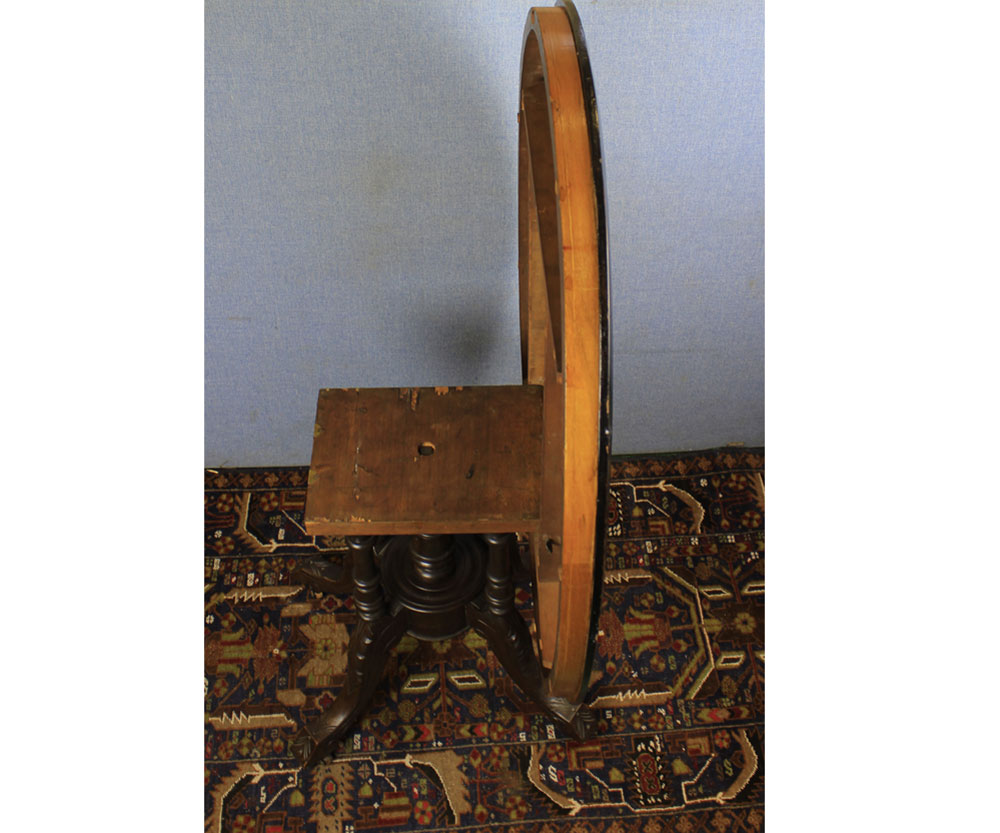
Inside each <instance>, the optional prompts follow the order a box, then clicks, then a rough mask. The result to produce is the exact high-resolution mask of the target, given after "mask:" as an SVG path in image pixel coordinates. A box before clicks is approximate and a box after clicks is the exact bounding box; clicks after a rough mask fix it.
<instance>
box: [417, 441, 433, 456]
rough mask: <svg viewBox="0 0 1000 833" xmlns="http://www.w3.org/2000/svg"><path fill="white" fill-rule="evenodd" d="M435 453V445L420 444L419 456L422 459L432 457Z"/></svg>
mask: <svg viewBox="0 0 1000 833" xmlns="http://www.w3.org/2000/svg"><path fill="white" fill-rule="evenodd" d="M433 453H434V443H420V445H418V446H417V454H419V455H420V456H421V457H430V456H431V455H432V454H433Z"/></svg>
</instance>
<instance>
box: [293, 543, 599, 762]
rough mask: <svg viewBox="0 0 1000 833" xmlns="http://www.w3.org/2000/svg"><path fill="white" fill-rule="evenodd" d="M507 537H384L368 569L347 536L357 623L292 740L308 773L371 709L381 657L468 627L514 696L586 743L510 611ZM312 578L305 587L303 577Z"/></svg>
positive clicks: (581, 718) (584, 728) (587, 725)
mask: <svg viewBox="0 0 1000 833" xmlns="http://www.w3.org/2000/svg"><path fill="white" fill-rule="evenodd" d="M515 541H516V539H515V536H513V535H511V534H510V533H501V534H496V535H483V536H478V535H431V534H421V535H413V536H392V537H391V538H389V539H388V540H383V541H382V544H383V549H382V551H381V553H380V555H379V557H378V563H377V564H376V553H375V542H376V539H375V538H373V537H370V536H369V537H362V536H355V537H350V538H348V546H349V547H350V548H351V551H352V555H353V559H352V563H353V574H354V582H353V583H354V600H355V605H356V607H357V610H358V616H359V622H358V625H357V627H356V629H355V631H354V633H353V635H352V636H351V641H350V645H349V647H348V666H347V677H346V680H345V682H344V685H343V687H342V688H341V690H340V693H339V695H338V696H337V699H336V700H335V701H334V703H333V705H332V706H330V708H328V709H327V710H326V711H325V712H324V713H323V714H322V715H320V716H319V717H318V718H317V719H316V720H314V721H312V722H311V723H309V724H307V725H306V726H305V727H303V729H302V730H301V731H300V732H299V733H298V735H297V736H296V737H295V739H294V740H293V742H292V751H293V753H294V754H295V755H296V757H298V758H299V760H300V761H301V762H302V763H303V765H306V766H311V765H312V764H314V763H316V762H317V761H319V760H321V759H322V758H324V757H325V756H326V755H328V754H329V753H330V752H331V751H332V750H333V747H334V746H335V745H336V743H337V741H339V740H340V739H341V738H342V737H343V736H344V735H345V734H347V732H348V731H350V729H351V728H352V727H353V724H354V722H355V721H356V720H357V719H358V718H359V717H360V716H361V714H362V713H363V712H364V711H365V709H366V707H367V706H368V704H369V703H370V702H371V699H372V696H373V695H374V693H375V689H376V687H377V686H378V683H379V680H380V679H381V677H382V673H383V671H384V669H385V663H386V660H387V659H388V656H389V651H390V650H391V649H392V648H393V646H395V644H396V643H397V642H398V641H399V640H400V639H401V638H402V637H403V635H404V634H410V635H411V636H414V637H416V638H417V639H421V640H438V639H447V638H449V637H453V636H457V635H459V634H461V633H463V632H464V631H466V630H468V629H469V628H473V629H474V630H475V631H477V632H478V633H479V634H480V635H481V636H483V637H484V638H485V639H486V641H487V643H488V644H489V647H490V650H492V651H493V652H494V654H496V656H497V659H499V660H500V663H501V664H502V665H503V667H504V669H505V670H506V671H507V673H508V674H510V676H511V678H512V679H513V680H514V681H515V682H516V683H517V685H518V686H519V687H520V688H521V690H522V691H523V692H524V693H525V694H526V695H528V696H529V697H530V698H531V699H532V700H534V701H535V702H536V703H537V704H538V705H539V706H541V707H542V709H544V710H545V711H546V712H547V713H548V714H549V715H550V716H551V717H552V718H553V719H555V720H556V721H557V722H558V723H559V724H560V725H562V726H563V727H564V728H565V729H566V731H568V732H569V733H570V734H571V735H572V736H573V737H575V738H578V739H580V740H582V739H583V738H585V737H587V736H588V734H589V732H590V729H591V727H592V725H593V717H592V715H591V712H590V710H589V709H588V708H587V707H586V706H585V705H583V704H579V703H577V704H574V703H571V702H569V701H568V700H566V699H565V698H562V697H556V696H553V695H552V694H551V693H550V692H548V691H547V690H546V686H545V679H544V674H543V672H542V667H541V665H540V663H539V662H538V659H537V657H536V656H535V652H534V650H533V647H532V642H531V637H530V635H529V633H528V627H527V625H526V623H525V621H524V619H523V618H522V617H521V615H520V614H519V613H518V612H517V611H516V610H515V609H514V583H513V580H512V561H511V559H512V555H513V548H514V546H516V544H515ZM314 569H315V570H318V572H319V574H320V580H319V582H317V583H314V582H313V581H312V580H311V576H310V573H311V571H312V570H314ZM328 570H329V568H328V567H327V566H326V565H324V564H322V563H319V564H315V563H314V564H306V565H305V566H304V567H302V568H300V569H299V571H298V572H297V573H296V578H297V579H298V580H301V581H304V582H305V583H306V584H310V585H312V586H317V587H322V586H323V583H324V581H325V580H326V579H325V577H324V576H323V574H324V573H326V572H327V571H328Z"/></svg>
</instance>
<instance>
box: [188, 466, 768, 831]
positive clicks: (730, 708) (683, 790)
mask: <svg viewBox="0 0 1000 833" xmlns="http://www.w3.org/2000/svg"><path fill="white" fill-rule="evenodd" d="M307 474H308V470H307V469H306V468H274V469H221V470H206V473H205V621H204V624H205V829H206V831H247V833H250V832H251V831H253V833H284V832H285V831H295V832H296V833H358V831H361V830H365V829H371V828H378V829H387V830H390V831H392V830H397V831H402V830H426V831H437V830H441V831H444V830H458V829H462V830H484V831H486V830H508V829H509V830H518V831H524V833H592V832H593V831H613V833H633V831H634V833H657V831H663V833H666V831H680V833H696V831H706V833H736V831H761V830H763V824H764V641H763V639H764V454H763V450H762V449H743V448H725V449H718V450H713V451H703V452H691V453H685V454H677V455H657V456H649V457H635V458H615V459H613V460H612V482H611V495H610V500H609V501H608V517H607V537H606V539H605V545H604V565H603V566H604V585H603V592H602V605H601V612H600V619H599V626H600V631H599V635H598V642H597V646H596V652H595V660H594V675H593V678H592V681H591V687H590V689H589V694H588V698H587V700H588V702H589V703H590V705H591V707H592V708H593V710H594V712H595V714H596V715H597V717H598V726H597V731H596V732H595V733H594V736H593V738H592V739H590V740H588V741H584V742H578V741H573V740H570V739H568V738H567V737H566V736H564V735H563V734H562V733H561V731H560V730H558V729H557V728H556V727H555V726H554V725H553V724H552V722H551V721H550V720H549V719H548V717H547V716H546V715H545V714H543V713H541V712H540V711H539V709H538V708H537V707H536V706H535V705H534V704H533V703H532V702H531V701H529V700H528V699H527V698H526V697H525V696H524V695H523V694H522V692H521V691H520V690H519V689H518V687H517V686H516V685H515V684H514V683H513V682H512V681H511V680H510V679H509V677H507V675H506V673H505V671H504V670H503V668H502V667H501V666H500V665H499V663H498V662H497V661H496V659H495V657H494V656H493V655H492V654H491V652H490V651H489V650H488V648H487V646H486V643H485V641H484V640H483V639H482V638H481V637H479V636H478V635H477V634H475V633H473V632H471V631H470V632H466V633H465V634H462V635H461V636H459V637H456V638H454V639H451V640H446V641H443V642H437V643H421V642H418V641H417V640H415V639H413V638H411V637H404V638H403V640H402V641H401V642H400V643H399V645H398V646H397V647H396V648H395V649H394V650H393V651H392V653H391V656H390V657H389V661H388V664H387V667H386V673H385V675H384V677H383V679H382V682H381V684H380V686H379V689H378V692H377V694H376V696H375V701H374V702H373V704H372V706H371V708H370V709H369V710H368V712H367V714H366V715H365V716H364V717H363V718H362V719H361V721H360V722H359V723H358V724H357V726H356V729H355V731H353V732H352V733H350V734H348V735H347V737H346V738H345V739H344V741H343V743H342V745H341V749H340V751H339V752H338V754H337V756H336V757H335V758H330V759H328V760H327V761H325V762H324V763H323V764H321V765H319V766H317V767H314V768H312V769H310V770H305V769H302V768H300V767H299V765H298V763H297V761H296V760H295V758H294V757H293V756H292V755H291V753H290V752H289V748H288V747H289V742H290V741H291V739H292V738H293V737H294V735H295V733H296V731H297V730H298V728H299V726H301V725H302V724H303V723H305V722H307V721H308V720H310V719H311V718H312V717H314V716H315V715H317V714H319V713H320V712H321V711H322V710H323V709H325V708H326V707H328V706H329V705H330V704H331V703H332V702H333V699H334V698H335V697H336V694H337V692H338V690H339V688H340V686H341V684H342V683H343V680H344V672H345V668H346V647H347V642H348V639H349V636H350V633H351V630H352V628H353V626H354V623H355V622H356V621H357V616H356V613H355V611H354V606H353V602H352V600H351V598H350V596H349V595H347V594H344V595H333V594H330V595H324V594H320V593H315V592H313V591H310V590H308V589H307V588H305V587H303V586H301V585H297V584H294V583H292V581H291V578H290V575H291V572H292V571H293V570H294V567H295V564H296V563H297V561H298V560H299V559H301V558H303V557H307V556H311V555H314V554H316V553H326V554H328V555H329V557H330V558H331V559H333V560H334V561H335V562H336V561H338V560H342V559H344V558H345V557H347V553H346V546H345V544H344V541H343V539H338V538H325V537H313V536H310V535H307V534H306V532H305V529H304V528H303V526H302V518H303V514H304V509H305V494H306V491H305V490H306V477H307ZM517 603H518V607H519V609H520V610H521V613H522V615H524V616H525V618H526V619H527V620H528V621H529V624H530V623H531V622H532V619H533V609H532V601H531V592H530V587H529V586H528V585H527V584H526V583H521V584H520V585H519V587H518V591H517Z"/></svg>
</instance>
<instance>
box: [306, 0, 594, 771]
mask: <svg viewBox="0 0 1000 833" xmlns="http://www.w3.org/2000/svg"><path fill="white" fill-rule="evenodd" d="M518 134H519V139H518V148H519V153H518V251H519V258H518V272H519V287H518V292H519V300H520V329H521V357H522V376H523V384H520V385H501V386H479V387H436V388H350V389H324V390H321V391H320V393H319V400H318V403H317V410H316V425H315V432H314V440H313V452H312V460H311V463H310V471H309V481H308V489H307V497H306V510H305V527H306V530H307V531H308V532H309V534H311V535H333V536H345V537H346V539H347V544H348V548H349V550H350V554H351V558H350V559H345V562H344V566H343V567H338V565H336V564H333V563H331V562H330V561H328V560H326V559H325V558H322V557H318V558H314V559H311V560H308V561H306V562H304V563H302V564H301V565H300V567H299V568H298V570H297V571H296V572H295V573H294V574H293V579H294V580H297V581H300V582H302V583H304V584H306V585H308V586H310V587H312V588H314V589H316V590H320V591H324V592H330V591H337V592H342V591H344V590H346V589H347V588H348V587H351V588H352V589H353V594H354V600H355V608H356V611H357V615H358V622H357V624H356V626H355V628H354V631H353V633H352V635H351V639H350V644H349V647H348V664H347V673H346V678H345V682H344V685H343V687H342V688H341V690H340V692H339V694H338V696H337V698H336V699H335V701H334V702H333V704H332V705H331V706H330V707H329V708H328V709H327V710H326V711H324V712H323V713H322V714H321V715H319V716H318V717H317V718H316V719H314V720H312V721H311V722H309V723H308V724H306V725H305V726H303V727H302V729H301V730H300V731H299V733H298V734H297V735H296V737H295V739H294V740H293V742H292V749H293V752H294V753H295V754H296V755H297V757H298V758H299V759H300V760H301V762H302V763H303V764H304V765H311V764H314V763H316V762H317V761H319V760H321V759H322V758H323V757H325V756H326V755H328V754H330V753H331V752H332V751H333V748H334V746H335V744H336V743H337V741H338V740H340V739H341V738H342V737H343V736H344V735H345V734H347V732H348V731H349V730H350V729H351V728H352V726H353V724H354V722H355V721H356V720H357V719H358V718H359V717H360V716H361V714H362V713H363V712H364V711H365V709H366V708H367V706H368V704H369V703H370V701H371V698H372V696H373V695H374V692H375V689H376V687H377V685H378V683H379V681H380V679H381V676H382V673H383V671H384V668H385V662H386V659H387V657H388V654H389V651H390V649H391V648H392V647H393V646H394V645H395V644H396V642H398V641H399V639H400V638H402V637H403V635H405V634H411V635H412V636H415V637H416V638H418V639H424V640H438V639H445V638H449V637H452V636H455V635H457V634H460V633H462V632H463V631H465V630H466V629H468V628H473V629H475V630H476V631H477V632H479V633H480V634H482V635H483V636H484V637H485V639H486V640H487V642H488V644H489V647H490V649H491V650H492V651H493V652H494V653H495V654H496V656H497V658H498V659H499V661H500V662H501V664H502V665H503V667H504V668H505V669H506V671H507V673H508V674H510V676H511V677H512V679H513V680H514V681H515V682H516V683H517V685H518V686H519V687H520V688H521V689H522V690H523V692H524V693H525V694H526V695H527V696H529V697H530V698H531V699H532V700H533V701H534V702H536V703H537V704H538V705H539V706H540V707H541V708H542V709H543V710H544V711H545V712H546V713H548V714H549V715H550V716H551V717H552V718H553V719H554V720H555V722H556V723H558V724H559V725H561V726H562V727H563V728H564V729H565V730H566V731H568V732H569V733H570V734H571V735H573V736H574V737H577V738H581V739H582V738H584V737H586V736H587V735H588V734H589V732H590V731H591V728H592V725H593V717H592V715H591V712H590V710H589V709H588V708H587V706H586V705H585V703H584V698H585V695H586V692H587V688H588V685H589V683H590V674H591V661H592V655H593V650H594V645H595V642H596V637H597V633H596V627H597V619H598V609H599V605H600V588H601V565H602V561H603V546H602V545H603V538H604V531H605V512H606V500H607V488H608V457H609V453H610V448H611V390H610V385H611V368H610V349H609V346H610V320H609V312H608V307H609V297H608V248H607V228H606V219H605V216H606V212H605V203H604V179H603V173H602V164H601V163H602V158H601V145H600V136H599V125H598V116H597V103H596V98H595V95H594V87H593V79H592V76H591V69H590V61H589V58H588V56H587V48H586V43H585V41H584V37H583V30H582V27H581V25H580V20H579V16H578V14H577V12H576V10H575V8H574V7H573V4H572V3H571V2H568V0H560V2H559V3H558V4H557V5H556V6H553V7H550V8H533V9H531V10H530V11H529V13H528V18H527V21H526V23H525V27H524V36H523V46H522V58H521V84H520V110H519V113H518ZM519 539H520V540H521V541H522V542H524V547H523V550H524V551H526V552H527V553H528V561H529V562H530V563H529V564H528V565H523V564H522V563H521V555H520V554H521V552H522V547H521V546H519V543H518V541H519ZM524 566H527V571H528V573H529V575H530V578H531V584H532V588H533V591H534V598H535V610H534V613H535V628H534V635H532V632H531V629H529V627H528V625H527V623H526V622H525V620H524V618H522V616H521V615H520V614H519V613H518V612H517V611H516V610H515V608H514V579H515V577H516V575H517V573H518V571H519V569H521V568H523V567H524Z"/></svg>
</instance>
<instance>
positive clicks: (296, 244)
mask: <svg viewBox="0 0 1000 833" xmlns="http://www.w3.org/2000/svg"><path fill="white" fill-rule="evenodd" d="M530 5H531V4H530V3H521V2H514V0H502V2H483V1H482V0H464V2H457V0H456V2H443V0H415V1H413V2H402V1H401V0H400V2H388V1H387V0H368V1H367V2H355V0H351V2H347V1H346V0H344V2H332V0H322V1H320V0H300V1H299V2H254V3H247V2H235V1H234V0H207V3H206V61H205V68H206V69H205V71H206V98H205V191H206V203H205V208H206V213H205V218H206V229H205V232H206V233H205V263H206V275H205V358H206V364H205V445H206V448H205V463H206V465H209V466H238V465H243V466H250V465H278V464H289V465H292V464H305V463H308V461H309V454H310V449H311V445H312V422H313V417H314V412H315V404H316V393H317V391H318V390H319V388H321V387H351V386H370V387H374V386H383V385H384V386H396V385H401V386H412V385H457V384H466V385H473V384H513V383H517V382H519V381H520V359H519V346H518V345H519V336H518V315H517V121H516V114H517V95H518V72H519V60H520V46H521V34H522V29H523V25H524V20H525V17H526V15H527V10H528V8H529V7H530ZM577 9H578V10H579V12H580V16H581V19H582V21H583V24H584V28H585V31H586V35H587V41H588V45H589V47H590V57H591V62H592V65H593V71H594V79H595V85H596V87H597V95H598V106H599V108H600V115H601V136H602V142H603V146H604V155H605V176H606V181H607V192H608V214H609V217H608V219H609V227H610V246H611V281H612V290H611V291H612V318H613V336H614V338H613V347H612V350H613V363H614V401H613V408H614V452H615V453H617V454H627V453H637V452H645V451H671V450H682V449H692V448H704V447H709V446H714V445H721V444H724V443H727V442H744V443H747V444H748V445H749V444H752V445H759V444H763V442H764V302H763V295H764V126H763V122H764V114H763V109H764V108H763V83H764V56H763V28H764V22H763V3H762V2H757V0H754V1H753V2H714V1H713V0H706V1H705V2H655V0H653V1H651V0H643V2H632V0H620V2H603V1H602V2H598V1H597V0H595V1H594V2H587V0H581V2H578V3H577Z"/></svg>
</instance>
